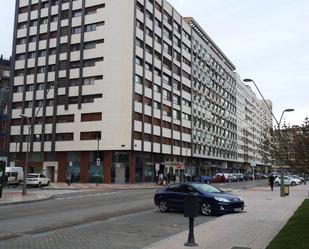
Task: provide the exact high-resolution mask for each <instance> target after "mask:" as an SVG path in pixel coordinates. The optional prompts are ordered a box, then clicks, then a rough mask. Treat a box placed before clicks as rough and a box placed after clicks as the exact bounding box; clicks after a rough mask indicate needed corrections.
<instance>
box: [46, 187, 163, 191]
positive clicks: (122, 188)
mask: <svg viewBox="0 0 309 249" xmlns="http://www.w3.org/2000/svg"><path fill="white" fill-rule="evenodd" d="M159 188H162V186H158V187H138V188H125V187H121V188H104V189H96V188H74V189H70V188H44V189H42V190H72V191H80V190H87V191H98V190H103V191H105V190H139V189H159Z"/></svg>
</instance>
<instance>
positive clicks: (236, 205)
mask: <svg viewBox="0 0 309 249" xmlns="http://www.w3.org/2000/svg"><path fill="white" fill-rule="evenodd" d="M191 193H193V194H194V195H195V196H197V197H198V199H199V200H200V213H201V214H202V215H217V214H225V213H232V212H239V211H242V210H244V201H243V199H242V198H241V197H239V196H236V195H232V194H227V193H225V192H223V191H222V190H220V189H217V188H215V187H213V186H210V185H208V184H203V183H183V184H173V185H170V186H168V187H166V188H164V189H159V190H157V191H156V193H155V196H154V203H155V205H157V206H158V207H159V210H160V211H161V212H167V211H169V210H170V209H176V210H183V205H184V199H185V197H186V196H187V195H189V194H191Z"/></svg>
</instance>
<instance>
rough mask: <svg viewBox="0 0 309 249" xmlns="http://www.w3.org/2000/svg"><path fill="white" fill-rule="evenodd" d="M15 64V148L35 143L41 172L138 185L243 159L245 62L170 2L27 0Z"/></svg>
mask: <svg viewBox="0 0 309 249" xmlns="http://www.w3.org/2000/svg"><path fill="white" fill-rule="evenodd" d="M12 63H13V67H14V70H13V75H12V82H14V83H13V86H12V108H11V110H10V113H11V128H10V135H11V138H10V141H11V143H10V146H9V149H10V152H11V154H12V155H13V154H14V153H15V154H16V153H17V152H19V154H20V156H19V158H23V157H24V158H25V156H26V151H27V145H29V158H28V159H29V160H28V161H29V170H30V171H36V170H40V171H41V170H43V171H45V172H46V174H47V175H48V176H49V177H51V178H52V180H54V181H64V180H65V178H66V175H67V174H70V175H71V176H72V180H73V181H81V182H93V181H97V180H99V181H104V182H106V183H109V182H129V183H134V182H148V181H154V180H155V178H156V177H157V176H162V175H164V174H166V173H167V172H173V173H176V174H177V176H183V175H184V174H185V173H191V174H196V173H197V174H201V173H208V174H212V173H214V172H215V171H216V170H229V171H230V170H232V169H233V168H234V166H235V165H236V163H237V160H236V157H237V153H236V142H237V140H236V80H235V76H234V73H233V71H234V70H235V66H234V65H233V64H232V63H231V62H230V61H229V59H228V58H227V57H226V56H225V55H224V53H223V52H222V51H221V50H220V49H219V48H218V46H217V45H216V44H215V43H214V42H213V41H212V40H211V39H210V37H209V36H208V35H207V34H206V33H205V32H204V31H203V30H202V28H201V27H199V25H198V24H197V23H196V22H195V21H194V20H193V19H192V18H183V17H182V16H181V15H180V14H179V13H178V12H177V11H176V10H175V9H174V8H173V7H172V6H171V5H170V4H169V3H168V2H166V1H165V0H153V1H150V0H127V1H124V0H16V14H15V30H14V43H13V60H12ZM24 161H25V160H24ZM211 168H213V169H214V170H213V171H211Z"/></svg>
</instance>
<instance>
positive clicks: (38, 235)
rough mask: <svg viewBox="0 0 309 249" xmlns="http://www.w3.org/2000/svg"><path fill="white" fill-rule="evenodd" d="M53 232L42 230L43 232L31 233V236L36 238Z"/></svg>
mask: <svg viewBox="0 0 309 249" xmlns="http://www.w3.org/2000/svg"><path fill="white" fill-rule="evenodd" d="M52 233H53V232H50V231H49V232H43V233H37V234H33V235H32V236H31V237H32V238H38V237H44V236H47V235H50V234H52Z"/></svg>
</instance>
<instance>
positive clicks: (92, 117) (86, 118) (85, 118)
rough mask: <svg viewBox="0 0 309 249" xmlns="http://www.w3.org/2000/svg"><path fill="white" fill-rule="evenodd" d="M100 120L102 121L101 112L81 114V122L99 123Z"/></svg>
mask: <svg viewBox="0 0 309 249" xmlns="http://www.w3.org/2000/svg"><path fill="white" fill-rule="evenodd" d="M101 120H102V113H101V112H95V113H82V115H81V122H90V121H101Z"/></svg>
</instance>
